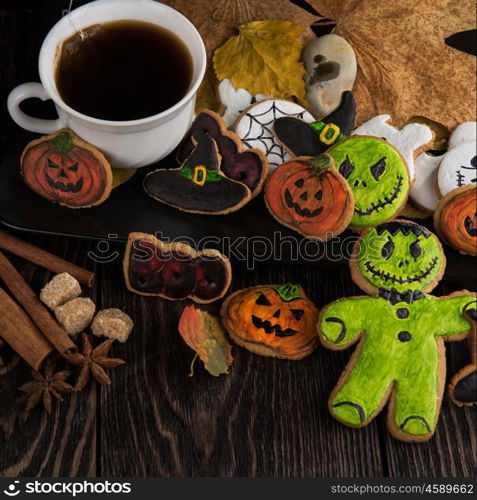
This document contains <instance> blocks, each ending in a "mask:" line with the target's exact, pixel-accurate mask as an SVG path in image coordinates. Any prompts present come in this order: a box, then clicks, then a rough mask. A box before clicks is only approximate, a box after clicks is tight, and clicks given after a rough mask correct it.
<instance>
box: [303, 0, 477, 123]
mask: <svg viewBox="0 0 477 500" xmlns="http://www.w3.org/2000/svg"><path fill="white" fill-rule="evenodd" d="M307 1H308V3H309V4H310V5H312V6H313V7H314V8H315V9H316V10H317V11H318V12H319V13H320V14H321V15H322V16H325V17H327V18H330V19H333V20H334V21H335V22H336V27H335V28H334V30H333V32H334V33H336V34H338V35H341V36H342V37H344V38H345V39H346V40H347V41H348V42H349V43H350V44H351V45H352V47H353V48H354V50H355V52H356V59H357V61H358V73H357V76H356V81H355V84H354V87H353V93H354V96H355V99H356V103H357V107H358V121H359V123H358V125H359V124H360V123H363V122H365V121H367V120H369V119H370V118H372V117H373V116H376V115H380V114H383V113H387V114H390V115H391V116H392V117H393V123H395V124H396V125H397V126H399V127H402V126H403V125H404V123H405V122H406V120H407V119H408V118H409V117H411V116H413V115H421V116H426V117H428V118H430V119H431V120H435V121H437V122H439V123H442V124H444V125H445V126H447V127H448V128H453V127H455V126H456V125H457V124H458V123H460V122H463V121H470V120H475V116H474V113H475V100H476V89H475V73H476V58H475V56H473V55H470V54H467V53H465V52H461V51H459V50H457V49H455V48H452V47H449V46H448V45H447V44H446V43H445V39H446V38H447V37H449V36H451V35H453V34H455V33H458V32H462V31H465V30H470V29H475V25H476V19H475V2H474V1H473V0H459V1H458V2H455V1H448V0H420V1H416V0H399V2H391V1H389V2H377V1H376V0H359V1H357V0H341V1H339V2H337V1H336V0H307Z"/></svg>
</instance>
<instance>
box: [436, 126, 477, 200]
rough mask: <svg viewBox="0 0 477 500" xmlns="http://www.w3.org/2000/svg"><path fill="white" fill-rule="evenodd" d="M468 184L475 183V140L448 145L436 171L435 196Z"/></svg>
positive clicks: (476, 175) (443, 194) (476, 169)
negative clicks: (453, 145) (452, 145)
mask: <svg viewBox="0 0 477 500" xmlns="http://www.w3.org/2000/svg"><path fill="white" fill-rule="evenodd" d="M451 139H452V135H451ZM449 142H451V141H450V140H449ZM468 184H473V185H474V187H475V186H476V185H477V143H476V142H475V141H472V142H461V143H459V144H458V145H457V146H455V147H453V148H451V147H449V149H448V151H447V153H446V154H445V155H444V156H443V157H442V160H441V162H440V163H439V169H438V171H437V186H436V189H437V196H438V197H439V198H441V197H443V196H446V195H447V194H449V193H450V192H451V191H452V190H454V189H456V188H458V187H462V186H467V185H468Z"/></svg>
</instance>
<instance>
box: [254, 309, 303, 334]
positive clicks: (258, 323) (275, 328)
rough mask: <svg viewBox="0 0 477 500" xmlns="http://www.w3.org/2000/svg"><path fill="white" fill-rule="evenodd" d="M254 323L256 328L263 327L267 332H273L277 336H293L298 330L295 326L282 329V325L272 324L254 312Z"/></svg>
mask: <svg viewBox="0 0 477 500" xmlns="http://www.w3.org/2000/svg"><path fill="white" fill-rule="evenodd" d="M252 323H253V325H254V326H255V328H261V329H263V330H265V333H267V334H271V333H273V334H274V335H276V336H277V337H291V336H292V335H295V333H296V332H297V331H296V330H294V329H293V328H285V330H282V328H281V326H280V325H272V324H271V323H270V321H268V320H267V319H265V320H262V319H260V318H259V317H258V316H255V315H254V314H252Z"/></svg>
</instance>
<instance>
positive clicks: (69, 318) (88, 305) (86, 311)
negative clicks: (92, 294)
mask: <svg viewBox="0 0 477 500" xmlns="http://www.w3.org/2000/svg"><path fill="white" fill-rule="evenodd" d="M95 311H96V306H95V305H94V302H93V301H92V300H91V299H89V298H87V297H78V298H76V299H73V300H70V301H69V302H67V303H66V304H63V305H61V306H58V307H57V308H56V309H55V315H56V319H57V320H58V322H59V323H60V324H61V325H62V326H63V327H64V329H65V330H66V332H67V333H68V335H74V334H75V333H79V332H82V331H83V330H84V329H85V328H86V327H88V326H89V325H90V324H91V321H92V319H93V316H94V312H95Z"/></svg>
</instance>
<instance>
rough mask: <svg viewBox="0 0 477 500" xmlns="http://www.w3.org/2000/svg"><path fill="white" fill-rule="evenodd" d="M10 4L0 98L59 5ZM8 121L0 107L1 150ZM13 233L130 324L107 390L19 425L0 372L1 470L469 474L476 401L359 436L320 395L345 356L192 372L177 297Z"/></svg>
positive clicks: (262, 268) (13, 387)
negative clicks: (412, 432)
mask: <svg viewBox="0 0 477 500" xmlns="http://www.w3.org/2000/svg"><path fill="white" fill-rule="evenodd" d="M10 3H11V7H10V8H8V7H7V8H2V9H0V56H1V57H0V71H1V80H0V85H1V95H0V97H1V102H2V103H4V102H5V98H6V95H7V93H8V91H9V90H10V89H11V88H13V87H14V86H15V85H16V84H18V83H21V82H22V81H31V80H37V78H38V77H37V75H36V74H35V70H34V65H32V64H29V62H28V61H31V60H32V58H33V60H34V59H35V58H36V57H37V54H38V48H39V45H40V43H41V41H42V39H43V36H44V33H46V32H47V31H48V28H49V26H51V24H52V18H54V17H56V18H57V17H58V15H59V12H60V10H61V8H60V7H58V9H59V10H58V12H55V13H52V12H45V11H44V10H43V9H42V7H43V5H42V2H39V1H34V0H31V1H29V2H28V1H27V2H18V1H12V2H10ZM56 3H57V4H58V5H59V4H61V5H65V4H66V3H68V2H66V1H63V2H56ZM7 4H8V2H7ZM53 14H54V15H53ZM32 68H33V69H32ZM13 126H14V125H13V124H12V122H11V120H10V119H9V118H7V116H6V113H5V109H4V106H2V120H1V122H0V127H1V130H0V140H1V141H2V142H0V147H3V145H4V144H5V141H4V138H5V134H6V132H7V131H8V129H9V128H11V127H13ZM1 151H3V150H0V152H1ZM18 203H21V200H18ZM22 237H24V238H25V239H27V240H28V241H30V242H32V243H35V244H37V245H39V246H41V247H42V248H45V249H46V250H49V251H51V252H54V253H56V254H58V255H60V256H62V257H64V258H66V259H68V260H71V261H72V262H75V263H77V264H79V265H82V266H85V267H88V268H90V269H95V270H96V272H97V282H96V286H95V288H94V289H92V290H91V297H92V299H93V300H94V301H95V302H96V304H97V306H98V308H103V307H114V306H117V307H121V308H122V309H124V310H125V311H126V312H127V313H129V314H130V315H131V316H132V317H133V318H134V320H135V323H136V326H135V329H134V332H133V334H132V336H131V338H130V340H129V341H128V342H127V343H126V344H125V345H119V344H116V345H115V346H114V347H113V355H115V356H119V357H122V358H124V359H126V360H127V365H126V366H125V367H121V368H118V369H117V370H116V371H115V372H114V373H113V374H112V378H113V385H112V386H110V387H104V386H101V387H99V386H97V385H96V384H93V385H91V386H89V387H88V388H87V389H86V390H83V391H82V392H81V393H78V394H74V395H72V396H71V397H70V396H68V397H67V398H66V399H65V402H64V403H62V404H61V405H60V404H55V405H54V409H53V412H52V415H51V416H50V417H47V415H46V414H45V413H44V412H42V411H40V410H39V409H36V410H34V411H33V412H32V413H31V415H30V418H29V419H28V420H27V421H25V422H20V421H18V418H19V412H18V408H17V404H16V398H17V396H18V392H17V388H18V387H19V386H20V385H21V384H22V383H23V382H25V381H26V380H28V379H29V376H30V370H29V368H28V367H27V366H26V364H25V363H23V362H19V363H18V365H17V366H15V367H12V368H11V369H10V370H8V372H7V373H5V374H2V375H1V376H0V476H3V475H5V476H58V475H61V476H273V477H279V476H318V477H324V476H331V477H337V476H355V477H358V476H360V477H363V476H365V477H374V476H377V477H379V476H390V477H402V476H452V477H470V476H473V475H475V471H476V468H477V439H476V432H475V429H476V428H477V418H476V410H475V409H471V408H465V409H460V408H456V407H454V406H453V405H452V404H451V403H450V402H449V400H448V399H447V397H446V398H445V400H444V402H443V407H442V413H441V418H440V421H439V425H438V428H437V432H436V435H435V436H434V438H433V439H431V440H430V441H429V442H427V443H424V444H406V443H402V442H399V441H396V440H394V439H393V438H391V437H390V435H389V434H388V432H387V430H386V423H385V412H383V413H382V414H381V415H379V416H378V417H377V418H376V419H375V420H374V421H373V422H372V423H371V424H370V425H369V426H368V427H367V428H364V429H361V430H355V429H350V428H347V427H345V426H343V425H340V424H339V423H338V422H336V421H335V420H334V419H332V418H331V416H330V414H329V412H328V409H327V398H328V395H329V393H330V391H331V389H332V388H333V386H334V384H335V382H336V381H337V379H338V377H339V374H340V373H341V371H342V370H343V367H344V366H345V363H346V361H347V359H348V358H349V355H350V353H351V350H350V351H343V352H331V351H327V350H325V349H324V348H322V347H319V348H318V349H317V350H316V351H315V352H314V353H313V354H312V355H311V356H310V357H308V358H306V359H305V360H302V361H299V362H287V361H278V360H272V359H266V358H262V357H259V356H255V355H252V354H250V353H249V352H247V351H245V350H244V349H241V348H238V347H234V356H235V362H234V364H233V366H232V368H231V370H230V374H229V375H228V376H221V377H219V378H215V377H212V376H210V375H209V374H208V373H207V372H205V370H204V369H203V368H202V367H201V366H199V365H200V363H197V364H196V369H195V375H194V377H192V378H190V377H189V376H188V374H189V367H190V363H191V361H192V359H193V357H194V353H193V352H192V351H191V350H190V349H189V348H188V347H187V346H186V345H185V344H184V342H183V341H182V339H181V338H180V337H179V334H178V332H177V322H178V318H179V315H180V313H181V311H182V309H183V304H181V303H175V302H170V301H166V300H161V299H156V298H149V297H147V298H146V297H140V296H136V295H133V294H131V293H129V292H127V290H126V288H125V285H124V280H123V276H122V268H121V260H120V259H116V260H115V261H114V262H112V263H109V264H97V265H95V263H94V262H92V260H91V259H90V258H89V257H88V251H90V250H94V249H95V246H96V243H94V242H88V241H83V240H77V239H68V238H62V237H47V236H41V235H22ZM118 250H119V251H120V252H121V251H122V249H121V248H120V247H119V249H118ZM12 261H13V262H14V264H15V265H16V267H17V268H18V269H19V270H20V271H21V273H22V274H23V276H24V277H25V279H26V280H27V281H28V282H29V283H31V284H32V287H33V288H34V289H35V290H36V291H39V289H40V288H41V287H42V286H43V285H44V283H45V282H46V281H47V280H48V279H49V278H50V277H51V275H50V273H48V272H47V271H44V270H42V269H40V268H38V267H36V266H34V265H31V264H29V263H26V262H24V261H21V260H20V259H17V258H13V259H12ZM233 268H234V280H233V288H235V289H237V288H241V287H244V286H251V285H254V284H259V283H281V282H287V281H293V282H297V283H300V284H302V286H303V287H304V289H305V290H306V291H307V293H308V295H309V297H310V298H311V299H312V300H314V301H315V302H316V304H317V305H318V306H319V307H322V306H323V305H325V304H326V303H328V302H330V301H332V300H335V299H337V298H339V297H343V296H347V295H353V294H359V293H360V291H359V290H358V289H357V287H356V286H354V284H353V283H352V282H351V279H350V275H349V271H348V268H347V266H346V265H341V264H335V265H328V266H309V265H304V264H297V263H291V262H288V263H287V262H264V263H261V264H259V265H257V267H256V269H255V270H253V271H247V270H246V269H245V266H244V265H242V264H240V263H236V262H233ZM465 287H467V288H470V289H475V282H474V278H473V276H472V275H469V276H468V277H467V278H466V279H460V280H457V279H454V280H451V279H449V278H446V279H444V280H443V281H442V283H441V284H440V285H439V286H438V287H437V289H436V291H435V293H436V295H441V294H447V293H449V292H451V291H453V290H458V289H462V288H465ZM447 359H448V373H449V374H453V373H454V372H455V371H457V370H458V369H459V368H460V367H462V366H463V365H464V364H466V363H467V362H468V359H469V353H468V349H467V346H466V343H465V342H464V343H454V344H448V347H447ZM0 373H1V372H0Z"/></svg>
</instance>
